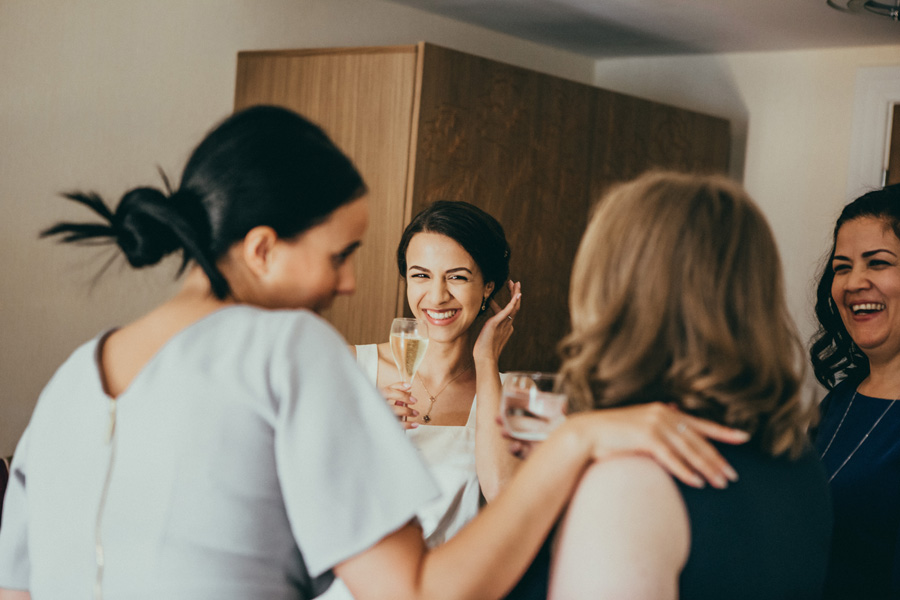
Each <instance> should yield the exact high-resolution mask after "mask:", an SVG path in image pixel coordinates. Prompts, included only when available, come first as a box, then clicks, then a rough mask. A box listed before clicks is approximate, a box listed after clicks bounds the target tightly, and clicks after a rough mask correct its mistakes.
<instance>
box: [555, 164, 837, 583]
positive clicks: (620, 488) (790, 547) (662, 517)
mask: <svg viewBox="0 0 900 600" xmlns="http://www.w3.org/2000/svg"><path fill="white" fill-rule="evenodd" d="M570 309H571V316H572V332H571V334H570V335H569V336H567V337H566V339H565V340H564V342H563V344H562V352H563V365H562V368H561V374H562V376H563V378H564V380H565V382H566V386H567V390H568V391H569V393H570V394H571V397H572V398H573V401H574V403H575V404H576V405H577V406H579V407H580V408H583V409H586V408H604V407H614V406H625V405H636V404H642V403H645V402H647V401H649V400H651V399H654V400H656V399H665V400H667V401H668V402H670V403H671V404H672V405H674V406H676V407H678V408H680V409H681V410H683V411H684V412H686V413H688V414H691V415H695V416H702V417H706V418H709V419H711V420H713V421H716V422H719V423H721V424H723V425H728V426H731V427H738V428H741V429H744V430H746V431H749V432H751V433H752V439H751V441H750V442H748V443H747V444H744V445H742V446H724V445H719V450H720V451H721V452H722V454H723V455H724V456H725V457H726V459H727V460H728V461H729V462H730V463H731V464H732V465H733V466H734V467H735V469H737V471H738V473H740V479H739V480H738V481H737V482H735V483H732V484H731V485H729V486H728V488H727V489H725V490H716V489H709V488H707V489H696V488H691V487H688V486H684V485H682V484H680V483H679V482H677V481H675V480H674V479H672V477H670V476H669V475H668V474H667V473H666V472H665V471H664V470H662V469H661V468H659V466H658V465H657V464H656V463H655V462H654V461H652V460H648V459H647V458H644V457H640V456H628V457H621V458H617V459H614V460H609V461H604V462H603V463H602V464H601V463H597V464H595V465H593V466H592V467H590V468H589V469H588V471H587V472H586V474H585V476H584V477H583V478H582V480H581V482H580V484H579V487H578V491H577V492H576V494H575V497H574V498H573V500H572V502H571V504H570V505H569V507H568V510H567V513H566V516H565V518H564V520H563V521H562V524H561V527H560V530H559V535H558V540H557V542H558V544H557V547H556V549H555V553H554V556H553V560H552V569H551V579H550V581H551V583H550V597H551V598H553V599H554V600H569V599H576V598H579V599H580V598H597V599H602V598H625V597H627V598H630V599H634V600H639V599H644V598H646V599H651V598H652V599H654V600H661V599H667V598H729V599H732V600H734V599H743V598H746V599H748V600H749V599H759V598H767V599H778V598H784V599H788V598H790V599H798V598H801V599H802V598H809V599H813V598H819V597H820V595H821V591H822V585H823V580H824V574H825V565H826V560H827V552H828V543H829V537H830V522H831V521H830V520H831V513H830V503H829V499H828V493H827V488H826V483H825V479H824V476H823V472H822V468H821V466H820V465H819V462H818V460H817V458H816V456H815V455H814V454H813V453H812V452H811V451H810V447H809V442H808V440H807V435H806V431H807V427H808V426H809V424H810V422H811V420H812V418H813V415H814V410H815V407H814V406H813V404H812V403H811V402H806V401H804V400H802V399H801V394H800V381H801V373H800V365H801V364H802V362H801V347H800V345H799V343H798V340H797V337H796V335H795V331H794V326H793V325H792V323H791V320H790V318H789V316H788V313H787V309H786V305H785V300H784V292H783V284H782V278H781V268H780V264H779V257H778V253H777V250H776V246H775V242H774V239H773V236H772V233H771V231H770V229H769V227H768V225H767V223H766V221H765V219H764V217H763V215H762V214H761V212H760V211H759V209H758V208H757V207H756V206H755V205H754V203H753V202H752V201H751V199H750V198H749V197H748V196H747V194H746V193H745V192H744V191H743V190H742V189H740V187H739V186H737V185H736V184H734V183H733V182H730V181H728V180H726V179H724V178H720V177H701V176H691V175H681V174H674V173H651V174H647V175H644V176H642V177H640V178H638V179H637V180H635V181H633V182H631V183H628V184H624V185H622V186H620V187H618V188H616V189H614V190H613V191H612V192H611V193H609V194H608V195H607V196H606V197H605V198H604V199H603V200H602V201H601V203H600V204H599V207H598V208H597V210H596V212H595V213H594V215H593V218H592V219H591V222H590V224H589V225H588V228H587V231H586V232H585V235H584V238H583V239H582V242H581V245H580V248H579V251H578V254H577V257H576V260H575V264H574V269H573V273H572V287H571V294H570ZM679 429H681V428H679Z"/></svg>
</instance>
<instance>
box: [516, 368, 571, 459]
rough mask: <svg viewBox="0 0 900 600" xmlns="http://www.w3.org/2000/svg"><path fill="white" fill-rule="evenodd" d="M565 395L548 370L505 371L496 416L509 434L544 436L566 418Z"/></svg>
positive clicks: (522, 437) (537, 438)
mask: <svg viewBox="0 0 900 600" xmlns="http://www.w3.org/2000/svg"><path fill="white" fill-rule="evenodd" d="M567 406H568V398H567V397H566V395H565V394H563V393H560V392H559V391H558V389H557V378H556V375H554V374H552V373H507V374H506V379H505V380H504V382H503V395H502V396H501V397H500V420H501V421H502V422H503V428H504V429H505V430H506V433H508V434H509V436H510V437H513V438H516V439H519V440H524V441H528V442H539V441H543V440H545V439H547V436H548V435H550V432H551V431H553V429H555V428H556V426H557V425H559V424H560V423H562V422H563V421H564V420H565V418H566V408H567Z"/></svg>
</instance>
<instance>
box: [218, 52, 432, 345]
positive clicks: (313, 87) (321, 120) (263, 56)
mask: <svg viewBox="0 0 900 600" xmlns="http://www.w3.org/2000/svg"><path fill="white" fill-rule="evenodd" d="M416 57H417V48H416V47H415V46H398V47H392V48H358V49H346V48H343V49H334V50H311V51H264V52H241V53H239V54H238V70H237V86H236V92H235V109H236V110H237V109H241V108H244V107H247V106H251V105H255V104H276V105H281V106H286V107H288V108H291V109H293V110H296V111H297V112H299V113H301V114H303V115H304V116H306V117H308V118H309V119H311V120H312V121H314V122H316V123H318V124H319V125H320V126H321V127H322V128H323V129H324V130H325V131H326V132H327V133H328V135H329V136H330V137H331V138H332V139H333V140H334V141H335V143H336V144H337V145H338V146H339V147H340V148H341V149H343V150H344V152H346V153H347V154H348V155H349V156H350V157H351V158H352V159H353V161H354V163H355V164H356V165H357V168H359V170H360V172H361V173H362V175H363V178H364V179H365V181H366V183H367V185H368V186H369V196H368V198H369V203H370V210H371V213H370V214H371V221H370V225H369V230H368V232H367V234H366V237H365V239H364V240H363V247H362V248H361V249H360V251H359V253H358V255H357V258H356V273H357V288H356V293H355V294H354V295H353V296H351V297H342V298H338V299H337V300H336V301H335V303H334V306H333V307H332V308H331V309H330V310H329V311H328V312H327V313H326V314H325V317H326V318H328V319H329V320H330V321H331V322H332V323H333V324H334V325H335V326H336V327H337V328H338V330H339V331H341V333H343V335H344V336H345V337H346V338H347V340H348V341H349V342H350V343H354V344H356V343H371V342H380V341H384V340H385V339H387V334H388V332H389V328H390V322H391V319H392V318H393V317H394V316H395V312H396V307H397V304H398V294H399V282H400V279H399V276H398V273H397V267H396V262H395V260H394V258H393V257H394V249H395V248H396V247H397V243H398V241H399V239H400V234H401V232H402V228H403V224H404V223H405V218H404V216H405V214H406V213H408V210H409V209H408V207H406V206H405V197H406V185H407V179H408V173H407V168H408V164H409V147H410V135H411V126H412V115H413V111H414V102H415V94H414V91H415V87H416V84H415V78H416Z"/></svg>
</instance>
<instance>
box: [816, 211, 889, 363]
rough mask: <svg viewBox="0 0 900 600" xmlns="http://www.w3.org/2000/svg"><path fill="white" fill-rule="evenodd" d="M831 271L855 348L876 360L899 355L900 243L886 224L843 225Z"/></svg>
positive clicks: (837, 301) (835, 295) (866, 221)
mask: <svg viewBox="0 0 900 600" xmlns="http://www.w3.org/2000/svg"><path fill="white" fill-rule="evenodd" d="M831 267H832V270H833V271H834V281H833V283H832V284H831V297H832V298H833V299H834V302H835V304H836V305H837V308H838V312H839V313H840V315H841V320H842V321H843V323H844V327H846V328H847V332H848V333H849V334H850V337H851V338H853V341H854V342H855V343H856V345H857V346H859V348H860V350H862V351H863V352H864V353H865V354H866V356H868V357H869V360H870V361H873V362H880V361H886V360H890V359H891V358H893V357H895V356H897V355H898V354H900V240H898V239H897V236H896V235H894V232H893V230H892V229H891V227H890V226H889V225H888V223H887V222H886V221H884V220H882V219H876V218H872V217H860V218H858V219H853V220H851V221H847V222H846V223H844V225H843V226H841V228H840V230H839V231H838V234H837V239H836V240H835V251H834V258H833V260H832V262H831Z"/></svg>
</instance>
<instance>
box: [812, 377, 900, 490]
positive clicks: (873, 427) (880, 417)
mask: <svg viewBox="0 0 900 600" xmlns="http://www.w3.org/2000/svg"><path fill="white" fill-rule="evenodd" d="M858 392H859V389H856V390H853V396H851V398H850V402H849V403H848V404H847V410H845V411H844V416H842V417H841V420H840V422H839V423H838V426H837V429H835V430H834V435H832V436H831V440H829V442H828V445H827V446H825V450H824V451H823V452H822V454H821V455H820V456H819V459H823V458H825V455H826V454H827V453H828V450H830V449H831V444H833V443H834V438H836V437H837V434H838V432H839V431H840V430H841V425H843V424H844V419H846V418H847V414H848V413H849V412H850V407H851V406H853V401H854V400H856V394H857V393H858ZM896 403H897V400H888V406H887V408H885V409H884V412H883V413H881V415H880V416H879V417H878V418H877V419H875V423H873V424H872V426H871V427H869V431H867V432H866V435H864V436H863V437H862V439H861V440H859V443H858V444H856V447H855V448H854V449H853V450H851V451H850V454H848V455H847V458H845V459H844V462H842V463H841V464H840V466H839V467H838V468H837V469H835V471H834V473H832V474H831V477H829V478H828V483H831V480H832V479H834V478H835V476H836V475H837V474H838V473H840V472H841V469H843V468H844V465H846V464H847V463H848V462H850V459H851V458H853V455H854V454H856V451H857V450H859V447H860V446H862V445H863V442H865V441H866V440H867V439H869V435H871V433H872V432H873V431H875V428H876V427H877V426H878V424H879V423H881V420H882V419H883V418H884V415H886V414H888V411H889V410H891V409H892V408H893V407H894V404H896Z"/></svg>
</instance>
